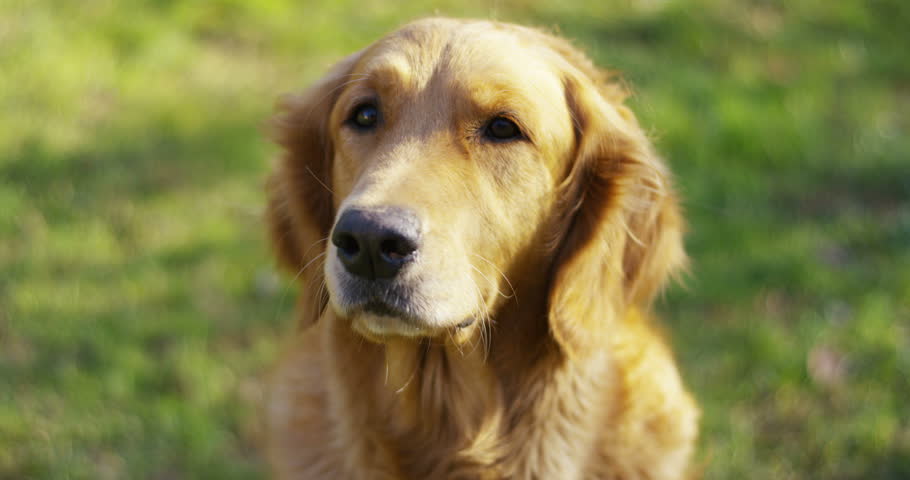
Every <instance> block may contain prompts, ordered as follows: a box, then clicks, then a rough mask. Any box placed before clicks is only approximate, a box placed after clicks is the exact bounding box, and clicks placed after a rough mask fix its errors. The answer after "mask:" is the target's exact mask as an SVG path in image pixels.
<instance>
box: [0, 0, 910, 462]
mask: <svg viewBox="0 0 910 480" xmlns="http://www.w3.org/2000/svg"><path fill="white" fill-rule="evenodd" d="M311 3H314V2H297V1H291V0H262V1H257V2H245V1H241V0H216V1H208V2H178V1H150V0H147V1H139V0H133V1H121V2H105V1H86V2H54V1H51V0H36V1H28V2H27V1H22V0H8V1H6V2H4V3H3V4H2V5H0V479H27V478H35V479H43V478H48V479H50V478H53V479H59V478H72V479H81V478H86V479H89V478H90V479H105V478H150V479H159V478H188V479H189V478H192V479H197V478H199V479H205V478H212V479H230V478H258V477H261V476H262V475H263V465H262V461H261V459H260V457H259V456H258V455H257V452H256V447H255V445H256V441H257V438H258V435H259V428H258V424H257V422H256V420H255V419H256V416H255V408H256V403H257V399H258V396H259V395H260V394H261V389H260V386H259V383H258V381H257V379H258V378H259V376H260V375H261V373H262V372H263V371H264V370H265V369H267V368H268V365H269V364H270V362H271V361H272V359H273V358H274V357H275V355H276V352H277V351H278V349H279V344H280V342H281V337H282V335H283V334H284V333H286V332H287V331H288V329H289V312H290V309H291V306H292V304H293V301H292V297H293V289H292V288H291V287H290V286H289V284H288V281H287V279H283V278H279V277H277V276H276V275H275V273H274V269H273V266H272V265H273V264H272V261H271V259H270V256H269V253H268V249H267V246H266V242H265V241H264V237H263V230H264V228H263V225H262V221H261V219H260V212H261V210H262V207H263V203H264V199H263V195H262V192H261V182H262V179H263V176H264V173H265V172H266V171H267V168H268V161H267V159H268V158H269V156H270V155H272V154H274V152H275V148H274V147H273V146H271V145H269V144H268V143H267V142H266V141H265V140H264V135H262V131H261V130H262V128H261V125H262V124H263V123H264V122H265V120H266V118H267V117H268V115H269V112H270V109H271V105H272V102H273V100H274V98H275V97H276V95H277V94H278V93H280V92H285V91H290V90H295V89H300V88H302V87H304V86H305V85H306V84H307V83H308V82H309V81H311V80H313V79H314V78H316V77H317V76H319V75H320V74H321V73H323V72H324V71H325V69H326V68H327V66H329V65H330V64H331V63H332V61H334V60H335V59H338V58H340V57H341V56H342V55H343V54H344V53H347V52H350V51H353V50H355V49H357V48H359V47H361V46H363V45H366V44H367V43H369V42H370V41H372V40H374V39H375V38H376V37H378V36H379V35H381V34H382V33H383V32H386V31H388V30H390V29H392V28H394V27H395V26H396V25H399V24H400V23H402V22H404V21H406V20H409V19H411V18H414V17H417V16H422V15H426V14H431V13H434V12H437V13H442V14H449V15H455V16H477V17H493V18H499V19H503V20H511V21H518V22H522V23H529V24H533V25H539V26H546V27H558V28H559V31H561V32H562V33H563V34H564V35H567V36H569V37H572V38H574V39H576V40H577V43H578V44H579V45H580V46H582V47H583V48H584V49H585V50H587V51H588V52H590V54H591V55H592V56H593V57H595V59H596V60H597V61H598V63H599V64H601V65H603V66H609V67H613V68H616V69H619V70H621V71H623V72H625V76H626V78H627V79H628V80H629V81H630V83H631V84H632V85H633V86H634V87H635V89H636V92H637V94H636V96H635V98H634V99H633V102H632V103H633V107H634V108H635V110H636V111H637V112H638V113H639V116H640V117H641V119H642V123H643V124H644V125H647V126H648V127H649V128H650V129H651V130H652V133H653V135H654V137H655V139H656V141H657V143H658V145H659V148H660V150H661V151H662V152H664V153H665V155H666V157H667V158H668V160H669V161H670V163H671V165H672V167H673V169H674V171H675V172H676V173H677V176H678V184H679V188H680V190H681V191H682V194H683V196H684V198H685V204H686V210H687V215H688V218H689V219H690V222H691V233H690V235H689V237H688V239H687V242H688V249H689V252H690V253H691V255H692V257H693V261H694V268H693V274H692V276H691V278H689V281H688V285H687V287H686V288H674V289H672V290H671V291H670V292H668V294H667V295H666V298H665V300H664V301H663V302H662V303H661V305H660V308H661V310H662V311H663V317H664V318H665V319H666V322H665V324H666V325H667V327H668V328H669V329H670V330H671V331H672V335H671V336H672V338H673V341H674V344H675V347H676V350H677V352H678V356H679V358H680V360H681V362H682V364H683V369H684V373H685V376H686V379H687V382H688V384H689V385H690V386H691V388H692V390H693V391H694V392H695V394H696V396H697V397H698V399H699V402H700V403H701V404H702V406H703V408H704V412H705V415H704V419H703V436H702V441H701V445H700V451H699V455H698V462H699V463H700V464H702V465H704V471H705V478H708V479H730V478H774V479H791V478H793V479H795V478H806V479H809V478H811V479H868V478H876V479H905V478H910V401H908V399H910V62H908V61H907V55H908V52H907V50H908V49H907V47H908V45H910V43H908V42H910V34H908V33H907V32H910V3H907V2H905V1H904V0H872V1H861V0H852V1H842V2H828V1H821V0H800V1H794V2H784V1H771V0H768V1H760V0H754V1H732V0H716V1H715V0H697V1H688V2H685V1H681V0H659V1H649V2H640V3H638V4H636V5H637V6H634V5H632V4H630V2H624V1H620V0H604V1H601V2H583V1H572V0H567V1H560V2H545V1H532V0H512V1H499V2H494V3H493V4H492V5H493V6H490V4H489V3H488V2H481V1H475V0H472V1H468V2H463V1H459V2H455V1H444V2H435V3H430V2H408V3H406V4H405V3H402V4H400V5H394V4H391V3H390V2H380V1H374V0H360V1H353V0H345V1H338V2H331V3H329V2H325V3H324V4H323V5H311ZM490 54H491V55H495V54H496V51H495V46H491V52H490Z"/></svg>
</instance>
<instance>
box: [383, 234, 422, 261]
mask: <svg viewBox="0 0 910 480" xmlns="http://www.w3.org/2000/svg"><path fill="white" fill-rule="evenodd" d="M415 250H417V247H416V246H415V245H414V243H413V242H410V241H408V240H407V239H406V238H403V237H398V238H387V239H385V240H383V241H382V242H380V243H379V252H380V253H381V254H382V255H383V256H384V257H386V258H389V259H391V260H403V259H404V258H405V257H407V256H408V255H411V254H412V253H414V251H415Z"/></svg>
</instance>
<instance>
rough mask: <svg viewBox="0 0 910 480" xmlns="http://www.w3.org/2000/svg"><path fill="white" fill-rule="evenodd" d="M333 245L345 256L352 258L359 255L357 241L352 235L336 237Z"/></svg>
mask: <svg viewBox="0 0 910 480" xmlns="http://www.w3.org/2000/svg"><path fill="white" fill-rule="evenodd" d="M333 240H335V241H334V242H333V243H334V244H335V246H336V247H338V249H339V250H341V251H342V252H343V253H344V254H345V255H348V256H354V255H357V254H358V253H360V244H359V243H358V242H357V239H356V238H354V236H353V235H349V234H341V235H338V236H337V237H336V238H334V239H333Z"/></svg>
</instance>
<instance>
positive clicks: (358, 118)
mask: <svg viewBox="0 0 910 480" xmlns="http://www.w3.org/2000/svg"><path fill="white" fill-rule="evenodd" d="M350 121H351V123H352V124H353V125H354V126H355V127H357V128H362V129H370V128H373V127H375V126H376V122H378V121H379V110H378V109H377V108H376V107H375V106H374V105H372V104H369V103H367V104H364V105H361V106H359V107H357V108H355V109H354V113H353V115H351V120H350Z"/></svg>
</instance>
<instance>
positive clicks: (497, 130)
mask: <svg viewBox="0 0 910 480" xmlns="http://www.w3.org/2000/svg"><path fill="white" fill-rule="evenodd" d="M484 133H485V134H486V136H487V137H489V138H491V139H493V140H500V141H501V140H513V139H516V138H519V137H521V130H519V129H518V125H515V122H513V121H511V120H509V119H508V118H505V117H496V118H494V119H493V121H491V122H490V124H489V125H487V130H486V132H484Z"/></svg>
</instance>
